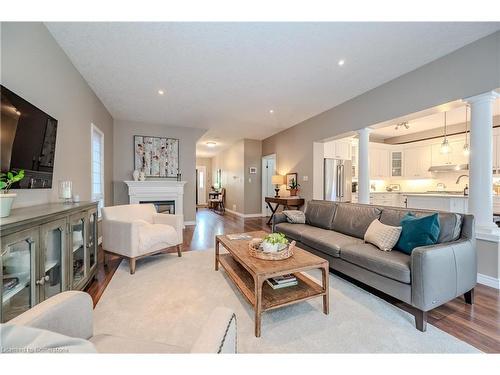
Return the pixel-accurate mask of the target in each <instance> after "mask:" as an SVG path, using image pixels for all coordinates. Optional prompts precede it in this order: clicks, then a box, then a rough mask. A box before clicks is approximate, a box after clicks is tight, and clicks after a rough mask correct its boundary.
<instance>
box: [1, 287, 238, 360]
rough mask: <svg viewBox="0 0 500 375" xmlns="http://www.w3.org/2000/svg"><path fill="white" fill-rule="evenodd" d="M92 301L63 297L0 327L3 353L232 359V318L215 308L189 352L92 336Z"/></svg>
mask: <svg viewBox="0 0 500 375" xmlns="http://www.w3.org/2000/svg"><path fill="white" fill-rule="evenodd" d="M92 315H93V310H92V299H91V298H90V296H89V295H88V294H87V293H85V292H78V291H69V292H63V293H59V294H57V295H55V296H54V297H51V298H49V299H48V300H46V301H43V302H41V303H39V304H38V305H36V306H35V307H33V308H32V309H30V310H28V311H26V312H25V313H23V314H21V315H19V316H17V317H16V318H14V319H12V320H10V321H9V322H8V323H6V324H0V352H2V353H16V352H17V353H18V352H21V353H45V352H51V353H68V352H69V353H95V352H97V353H189V352H191V353H236V352H237V347H236V344H237V342H236V335H237V331H236V315H235V314H234V312H233V311H231V310H230V309H228V308H224V307H218V308H216V309H215V310H214V311H213V312H212V314H211V315H210V317H209V318H208V320H207V321H206V322H205V324H204V326H203V328H202V329H201V331H200V335H199V336H198V338H197V340H196V341H195V343H194V344H193V345H192V346H191V347H190V348H184V347H180V346H177V345H171V344H168V342H155V341H147V340H139V339H134V338H128V337H121V336H115V335H108V334H98V335H94V332H93V317H92Z"/></svg>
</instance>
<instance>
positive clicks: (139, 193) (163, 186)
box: [124, 180, 187, 215]
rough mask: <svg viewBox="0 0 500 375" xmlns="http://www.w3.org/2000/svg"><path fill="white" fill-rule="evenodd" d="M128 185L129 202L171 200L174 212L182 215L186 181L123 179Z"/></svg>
mask: <svg viewBox="0 0 500 375" xmlns="http://www.w3.org/2000/svg"><path fill="white" fill-rule="evenodd" d="M124 182H125V183H126V184H127V186H128V197H129V203H130V204H134V203H140V202H154V201H166V200H173V201H174V202H175V213H176V214H180V215H184V185H186V182H187V181H169V180H146V181H124Z"/></svg>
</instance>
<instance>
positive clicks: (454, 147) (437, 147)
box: [432, 138, 469, 166]
mask: <svg viewBox="0 0 500 375" xmlns="http://www.w3.org/2000/svg"><path fill="white" fill-rule="evenodd" d="M449 144H450V152H449V153H447V154H442V153H441V143H437V144H433V145H432V165H434V166H437V165H448V164H452V165H455V164H468V163H469V158H468V157H467V156H466V155H464V144H465V138H464V139H463V140H456V141H449Z"/></svg>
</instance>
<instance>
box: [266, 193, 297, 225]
mask: <svg viewBox="0 0 500 375" xmlns="http://www.w3.org/2000/svg"><path fill="white" fill-rule="evenodd" d="M265 202H266V203H267V206H268V207H269V209H270V210H271V217H270V218H269V220H268V221H267V225H271V223H272V222H273V217H274V214H275V213H276V211H277V210H278V208H279V206H283V208H284V209H285V210H288V209H289V208H290V207H293V208H295V209H297V210H298V209H299V208H300V207H302V206H303V205H304V199H302V198H290V197H278V198H276V197H266V198H265ZM271 203H274V204H275V205H276V206H274V207H273V206H272V204H271Z"/></svg>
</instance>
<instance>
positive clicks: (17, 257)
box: [0, 202, 98, 323]
mask: <svg viewBox="0 0 500 375" xmlns="http://www.w3.org/2000/svg"><path fill="white" fill-rule="evenodd" d="M0 241H1V248H0V276H1V278H2V281H3V282H2V288H1V289H0V300H1V301H2V304H1V307H0V322H2V323H3V322H6V321H8V320H10V319H12V318H14V317H16V316H17V315H19V314H21V313H23V312H24V311H26V310H28V309H30V308H31V307H33V306H34V305H36V304H38V303H40V302H42V301H44V300H46V299H47V298H49V297H52V296H54V295H56V294H58V293H61V292H63V291H65V290H82V289H83V288H85V286H86V285H87V284H88V283H89V281H90V280H91V279H92V278H93V277H94V276H95V274H96V272H97V241H98V231H97V202H82V203H72V204H63V203H49V204H43V205H37V206H31V207H23V208H17V209H13V210H12V211H11V215H10V216H9V217H5V218H2V220H1V225H0Z"/></svg>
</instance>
